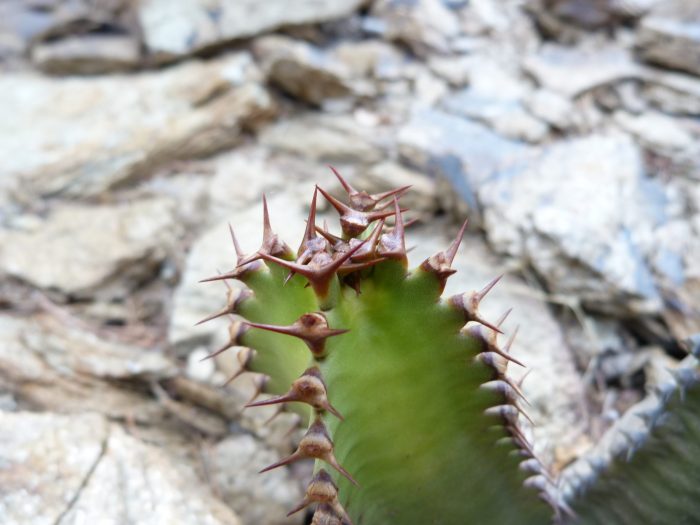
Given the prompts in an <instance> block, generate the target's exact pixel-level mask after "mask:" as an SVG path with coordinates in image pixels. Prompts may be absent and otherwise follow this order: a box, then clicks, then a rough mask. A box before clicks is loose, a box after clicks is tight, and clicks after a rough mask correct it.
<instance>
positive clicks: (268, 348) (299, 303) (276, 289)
mask: <svg viewBox="0 0 700 525" xmlns="http://www.w3.org/2000/svg"><path fill="white" fill-rule="evenodd" d="M288 274H289V271H288V270H285V269H283V268H280V267H278V266H275V265H269V271H255V272H251V274H250V275H249V276H248V277H247V278H246V279H245V283H246V284H247V285H248V287H249V288H251V289H252V290H253V292H254V294H255V295H254V296H253V297H252V298H250V299H248V300H246V301H244V302H243V303H242V305H241V308H240V310H241V312H240V313H241V315H243V316H244V317H245V318H246V319H247V320H248V321H251V322H255V323H265V324H276V325H289V324H292V323H293V322H294V321H296V320H297V319H298V318H299V317H300V316H301V315H302V314H304V313H307V312H313V311H316V310H318V301H317V300H316V296H315V295H314V293H313V291H312V290H311V289H310V288H305V287H304V286H305V285H306V282H307V281H306V279H304V278H303V277H301V276H299V275H295V276H294V277H293V278H292V279H290V281H289V282H288V283H287V284H286V285H284V284H283V282H284V279H285V278H286V277H287V275H288ZM242 342H243V343H244V344H245V345H246V346H249V347H251V348H254V349H255V350H256V354H255V358H254V359H253V362H252V363H251V365H250V367H249V368H250V370H252V371H254V372H262V373H265V374H267V375H268V376H269V380H268V382H267V383H266V385H265V391H266V392H269V393H271V394H283V393H285V392H287V390H289V385H291V384H292V382H293V381H294V380H295V379H297V378H298V377H299V375H300V374H301V373H302V372H303V371H304V370H305V369H306V368H308V366H309V363H310V361H311V356H310V354H309V350H308V348H307V346H306V344H305V343H304V342H303V341H301V340H299V339H296V338H294V337H290V336H288V335H284V334H277V333H274V332H269V331H267V330H260V329H257V328H251V329H250V330H248V332H247V333H246V334H245V335H244V336H243V341H242ZM295 405H298V403H295ZM295 409H297V410H298V409H299V407H295ZM302 412H303V413H304V414H308V411H307V410H306V408H304V409H302Z"/></svg>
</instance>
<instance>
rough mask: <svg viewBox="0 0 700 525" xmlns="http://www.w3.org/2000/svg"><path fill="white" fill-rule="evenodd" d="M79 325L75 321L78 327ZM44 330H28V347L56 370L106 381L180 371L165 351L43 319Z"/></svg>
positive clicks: (159, 376) (171, 374)
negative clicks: (114, 339)
mask: <svg viewBox="0 0 700 525" xmlns="http://www.w3.org/2000/svg"><path fill="white" fill-rule="evenodd" d="M77 324H78V322H77V321H76V325H77ZM39 326H40V327H41V328H40V329H38V330H31V331H29V330H28V331H27V332H26V333H25V334H24V337H23V343H24V345H25V346H26V348H27V349H28V350H30V351H33V352H34V353H35V354H36V355H38V356H41V359H42V360H43V361H44V362H45V363H46V364H48V365H49V366H51V367H52V368H54V369H55V370H64V371H71V373H77V374H88V375H90V376H92V377H96V378H100V379H105V380H118V379H130V380H134V379H142V380H145V381H148V380H154V379H159V380H161V379H166V378H170V377H174V376H176V375H177V373H178V368H177V366H176V364H175V362H174V361H172V360H171V359H170V358H168V357H166V356H165V355H164V353H163V349H162V348H161V349H158V348H148V349H146V348H143V347H139V346H136V345H130V344H126V343H123V342H120V341H113V340H109V339H107V338H105V337H100V336H99V335H98V334H96V333H94V332H88V331H86V330H85V329H84V327H83V329H81V328H80V327H78V326H71V325H70V324H63V323H61V322H60V321H58V320H57V319H55V318H50V317H47V318H44V319H42V322H41V324H40V325H39Z"/></svg>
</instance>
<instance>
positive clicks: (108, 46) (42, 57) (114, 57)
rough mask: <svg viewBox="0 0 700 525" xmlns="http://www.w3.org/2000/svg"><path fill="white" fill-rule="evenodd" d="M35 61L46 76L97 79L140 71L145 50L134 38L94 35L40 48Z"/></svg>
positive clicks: (64, 40) (38, 47)
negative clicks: (95, 76)
mask: <svg viewBox="0 0 700 525" xmlns="http://www.w3.org/2000/svg"><path fill="white" fill-rule="evenodd" d="M31 59H32V62H33V63H34V65H36V67H38V68H39V69H41V70H42V71H45V72H46V73H51V74H54V75H66V74H80V75H85V74H88V75H94V74H100V73H109V72H115V71H126V70H129V69H134V68H136V67H137V66H138V65H139V62H140V60H141V49H140V45H139V42H138V40H136V38H134V37H132V36H128V35H99V34H91V35H84V36H70V37H66V38H62V39H60V40H56V41H49V42H43V43H39V44H36V45H35V46H33V47H32V53H31Z"/></svg>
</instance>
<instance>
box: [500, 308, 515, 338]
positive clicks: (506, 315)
mask: <svg viewBox="0 0 700 525" xmlns="http://www.w3.org/2000/svg"><path fill="white" fill-rule="evenodd" d="M512 311H513V309H512V308H508V310H506V311H505V312H504V313H503V315H501V317H500V318H499V319H498V321H496V326H497V327H498V328H501V326H502V325H503V323H505V322H506V319H508V316H509V315H510V313H511V312H512ZM501 333H503V332H501Z"/></svg>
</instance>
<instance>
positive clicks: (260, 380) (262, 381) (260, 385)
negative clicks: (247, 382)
mask: <svg viewBox="0 0 700 525" xmlns="http://www.w3.org/2000/svg"><path fill="white" fill-rule="evenodd" d="M268 380H269V377H268V376H266V375H264V374H260V375H259V376H257V377H256V378H255V380H254V381H253V384H254V386H255V390H253V395H252V396H250V399H249V400H248V403H246V404H245V405H244V406H243V408H246V407H247V406H248V405H250V404H251V403H252V402H253V401H255V399H256V398H257V397H258V396H259V395H260V394H262V393H263V390H265V385H266V384H267V381H268Z"/></svg>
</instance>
